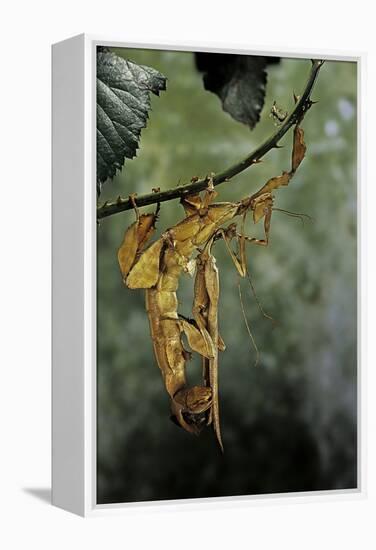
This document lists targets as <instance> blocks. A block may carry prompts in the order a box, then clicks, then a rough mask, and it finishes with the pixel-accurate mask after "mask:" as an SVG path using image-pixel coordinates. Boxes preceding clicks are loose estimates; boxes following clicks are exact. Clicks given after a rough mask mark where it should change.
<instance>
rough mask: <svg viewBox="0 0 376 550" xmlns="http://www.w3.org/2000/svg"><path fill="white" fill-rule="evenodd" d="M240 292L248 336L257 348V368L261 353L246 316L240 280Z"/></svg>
mask: <svg viewBox="0 0 376 550" xmlns="http://www.w3.org/2000/svg"><path fill="white" fill-rule="evenodd" d="M238 292H239V300H240V307H241V310H242V314H243V319H244V323H245V326H246V329H247V332H248V334H249V337H250V339H251V342H252V345H253V347H254V348H255V351H256V359H255V364H254V366H255V367H256V366H257V365H258V363H259V361H260V352H259V349H258V347H257V344H256V341H255V338H254V336H253V334H252V331H251V328H250V326H249V323H248V319H247V316H246V314H245V310H244V303H243V297H242V290H241V288H240V280H239V279H238Z"/></svg>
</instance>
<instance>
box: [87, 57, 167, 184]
mask: <svg viewBox="0 0 376 550" xmlns="http://www.w3.org/2000/svg"><path fill="white" fill-rule="evenodd" d="M165 89H166V77H165V76H163V75H162V74H161V73H159V72H158V71H156V70H155V69H152V68H151V67H146V66H143V65H137V64H136V63H132V62H131V61H129V60H127V59H123V58H122V57H119V56H117V55H116V54H114V53H111V52H109V51H107V50H103V49H98V52H97V190H98V194H99V193H100V190H101V186H102V184H103V183H104V182H105V181H106V180H107V179H108V178H113V177H114V175H115V173H116V170H121V169H122V168H123V165H124V162H125V159H126V158H127V159H132V158H133V157H134V156H135V155H136V151H137V149H138V146H139V140H140V135H141V130H142V128H145V127H146V123H147V119H148V112H149V110H150V93H151V92H152V93H153V94H156V95H159V92H160V90H165Z"/></svg>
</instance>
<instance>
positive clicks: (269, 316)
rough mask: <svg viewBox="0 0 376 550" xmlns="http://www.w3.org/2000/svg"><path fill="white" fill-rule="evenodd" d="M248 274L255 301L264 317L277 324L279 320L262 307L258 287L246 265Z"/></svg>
mask: <svg viewBox="0 0 376 550" xmlns="http://www.w3.org/2000/svg"><path fill="white" fill-rule="evenodd" d="M245 269H246V275H247V279H248V283H249V286H250V287H251V290H252V294H253V296H254V298H255V301H256V304H257V306H258V308H259V310H260V312H261V315H263V317H265V319H269V321H271V322H272V323H273V325H274V326H275V325H276V324H277V321H276V320H275V319H274V317H272V316H271V315H269V314H268V313H266V311H265V310H264V308H263V307H262V305H261V302H260V300H259V298H258V296H257V293H256V289H255V287H254V284H253V281H252V279H251V275H250V273H249V271H248V266H246V268H245Z"/></svg>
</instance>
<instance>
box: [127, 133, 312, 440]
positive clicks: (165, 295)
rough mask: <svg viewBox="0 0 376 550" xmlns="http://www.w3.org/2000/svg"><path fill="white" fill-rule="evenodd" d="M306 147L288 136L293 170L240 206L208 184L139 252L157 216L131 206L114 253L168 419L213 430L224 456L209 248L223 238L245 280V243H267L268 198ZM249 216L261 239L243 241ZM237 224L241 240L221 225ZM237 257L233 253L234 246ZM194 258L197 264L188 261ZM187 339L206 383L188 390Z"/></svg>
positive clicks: (219, 344) (215, 293)
mask: <svg viewBox="0 0 376 550" xmlns="http://www.w3.org/2000/svg"><path fill="white" fill-rule="evenodd" d="M305 151H306V146H305V143H304V133H303V130H302V129H301V128H300V127H299V125H298V124H297V125H296V126H295V128H294V138H293V151H292V161H291V169H290V171H289V172H283V173H282V175H280V176H277V177H274V178H271V179H270V180H269V181H268V182H267V183H266V184H265V185H264V186H262V187H261V189H260V190H259V191H257V192H256V193H254V194H252V195H251V196H249V197H245V198H244V199H242V200H241V201H239V202H216V203H213V200H214V198H215V197H216V195H217V193H216V192H215V191H214V188H213V185H212V181H211V179H210V178H208V188H207V190H206V191H205V192H204V197H203V198H201V196H200V195H194V196H190V197H185V198H184V199H183V200H182V204H183V207H184V209H185V212H186V217H185V218H184V219H183V220H182V221H180V222H179V223H177V224H176V225H175V226H173V227H171V228H170V229H168V230H167V231H165V232H164V233H163V234H162V235H161V237H160V238H159V239H157V240H156V241H155V242H154V243H153V244H151V245H150V246H149V247H148V248H146V249H145V246H146V243H147V241H148V240H149V239H150V237H151V236H152V234H153V233H154V231H155V222H156V219H157V216H158V209H157V212H156V213H149V214H143V215H140V214H139V213H138V210H137V207H136V204H135V203H134V206H135V211H136V217H137V219H136V221H135V222H134V223H133V224H132V225H131V226H130V227H129V228H128V229H127V230H126V232H125V235H124V239H123V243H122V245H121V246H120V249H119V251H118V261H119V265H120V270H121V273H122V277H123V281H124V284H125V285H126V286H127V287H128V288H130V289H144V290H145V294H146V311H147V314H148V318H149V324H150V332H151V338H152V342H153V348H154V354H155V357H156V361H157V364H158V366H159V368H160V370H161V373H162V377H163V380H164V384H165V387H166V390H167V392H168V394H169V396H170V398H171V412H172V416H173V417H174V419H175V420H176V422H177V423H178V424H179V425H180V426H181V427H183V428H184V429H185V430H186V431H188V432H190V433H194V434H199V433H200V431H201V430H202V428H203V427H204V426H205V425H208V424H211V423H212V424H213V426H214V431H215V433H216V437H217V439H218V442H219V445H220V447H221V448H222V449H223V445H222V439H221V432H220V426H219V406H218V381H217V373H218V350H221V349H224V344H223V340H222V339H221V338H220V336H219V333H218V321H217V310H218V299H219V285H218V270H217V268H216V264H215V258H214V257H213V255H212V252H211V248H212V246H213V243H214V241H215V240H216V239H218V238H223V239H224V241H225V243H226V246H227V248H228V250H229V252H230V254H231V257H232V259H233V261H234V264H235V266H236V268H237V270H238V272H239V274H240V275H241V276H242V277H244V276H245V275H246V274H247V267H246V265H247V264H246V251H245V243H246V242H250V243H253V244H258V245H262V246H266V245H267V244H268V242H269V233H270V222H271V215H272V210H273V191H274V190H276V189H278V188H279V187H281V186H286V185H288V183H289V181H290V180H291V178H292V177H293V175H294V174H295V171H296V170H297V168H298V166H299V165H300V163H301V161H302V160H303V158H304V155H305ZM249 212H252V213H253V221H254V223H255V224H256V223H258V222H259V221H261V220H262V219H263V220H264V238H262V239H257V238H255V237H249V236H247V235H245V232H244V225H245V219H246V216H247V214H248V213H249ZM237 216H242V225H241V232H238V231H237V226H236V224H235V223H231V224H230V225H229V226H228V227H227V228H224V224H226V223H227V222H229V221H231V220H233V219H234V218H235V217H237ZM234 238H235V239H236V241H237V244H238V249H237V252H234V251H233V249H232V247H231V241H232V239H234ZM195 252H198V257H197V259H196V261H195V260H194V259H192V256H193V254H194V253H195ZM195 264H197V274H196V279H195V296H194V301H193V310H192V313H193V319H192V320H190V319H186V318H184V317H182V316H181V315H179V314H178V311H177V310H178V300H177V295H176V291H177V289H178V284H179V278H180V276H181V274H182V273H183V272H186V273H190V274H192V272H193V270H194V266H195ZM183 334H184V335H185V337H186V339H187V342H188V345H189V348H190V350H192V351H193V352H196V353H198V354H199V355H201V356H202V358H203V365H204V381H203V384H202V385H195V386H191V387H189V385H188V384H187V378H186V362H187V360H188V359H189V358H190V356H191V353H190V351H189V350H186V349H185V347H184V344H183V340H182V335H183Z"/></svg>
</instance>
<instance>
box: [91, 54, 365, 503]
mask: <svg viewBox="0 0 376 550" xmlns="http://www.w3.org/2000/svg"><path fill="white" fill-rule="evenodd" d="M115 51H116V53H118V54H119V55H122V56H123V57H126V58H129V59H131V60H133V61H135V62H137V63H141V64H145V65H149V66H151V67H154V68H156V69H158V70H159V71H161V72H162V73H163V74H164V75H166V76H167V78H168V83H167V91H166V92H162V93H161V96H160V97H159V98H157V97H153V100H152V111H151V113H150V120H149V123H148V127H147V128H146V129H145V130H144V131H143V133H142V137H141V144H140V150H139V153H138V156H137V158H136V159H134V160H132V161H128V162H126V166H125V169H124V170H123V171H122V172H121V173H120V174H119V175H118V176H117V177H116V178H115V179H114V181H113V182H111V183H109V184H107V185H105V186H104V190H103V194H102V196H101V201H102V200H105V199H107V198H114V197H116V196H118V195H119V194H121V195H122V196H126V195H128V194H129V193H131V192H137V193H138V194H142V193H146V192H150V191H151V189H152V187H160V188H161V189H167V188H170V187H173V186H175V185H177V184H178V183H179V182H181V183H182V182H187V181H189V179H190V178H191V177H192V176H195V175H198V176H204V175H206V174H207V173H209V172H211V171H213V172H220V171H222V170H223V169H224V168H226V167H228V166H229V165H230V164H232V163H234V162H236V161H238V160H240V159H241V158H242V157H244V156H245V155H247V154H248V153H249V152H250V151H251V150H252V149H253V148H255V147H256V146H257V145H258V144H259V143H260V142H261V141H263V140H264V139H265V138H266V137H267V136H268V135H269V134H270V133H272V132H273V131H274V130H275V127H274V124H273V121H272V120H271V118H270V117H269V116H268V115H269V112H270V108H271V106H272V103H273V101H274V100H276V101H277V104H278V105H279V106H280V107H282V108H283V109H285V110H289V111H290V110H291V109H292V107H293V91H295V93H299V92H300V91H301V90H302V89H303V87H304V84H305V81H306V79H307V76H308V73H309V70H310V66H311V63H310V61H309V60H296V59H295V60H294V59H282V60H281V63H280V64H279V65H277V66H272V67H270V68H269V77H268V86H267V96H266V102H265V107H264V110H263V112H262V118H261V121H260V123H259V124H258V126H257V127H256V129H255V130H254V131H253V132H250V131H249V129H247V128H246V127H244V126H243V125H241V124H239V123H238V122H236V121H234V120H233V119H232V118H231V117H230V116H229V115H227V114H226V113H224V112H223V111H222V109H221V105H220V102H219V99H218V98H217V96H215V95H213V94H211V93H209V92H206V91H205V90H204V88H203V85H202V80H201V76H200V75H199V74H198V73H197V72H196V70H195V67H194V57H193V55H192V54H190V53H181V52H180V53H179V52H164V51H147V50H128V49H127V50H126V49H121V50H115ZM356 90H357V73H356V64H355V63H349V62H332V61H328V62H326V63H325V65H324V66H323V68H322V70H321V72H320V75H319V79H318V82H317V84H316V87H315V90H314V93H313V99H316V100H319V103H318V104H317V105H315V106H314V107H313V108H312V110H311V111H310V112H309V113H308V115H307V117H306V119H305V120H304V124H303V127H304V129H305V136H306V143H307V155H306V158H305V160H304V161H303V164H302V165H301V167H300V169H299V170H298V172H297V174H296V176H295V178H294V179H293V180H292V181H291V183H290V185H289V187H287V188H284V189H281V190H278V191H277V192H276V200H275V206H277V207H279V208H285V209H287V210H291V211H295V212H303V213H306V214H308V215H310V216H311V217H312V218H313V221H312V222H309V221H308V222H306V223H305V224H304V226H303V224H302V223H301V221H300V220H298V219H294V218H291V217H288V216H286V215H284V214H282V213H280V212H275V213H274V214H273V219H272V228H271V242H270V246H269V247H268V248H262V247H256V246H253V247H252V246H250V247H248V265H249V270H250V272H251V275H252V278H253V282H254V285H255V287H256V290H257V295H258V298H259V300H260V302H261V303H262V306H263V307H264V309H265V310H266V311H267V312H268V313H269V314H270V315H272V316H273V317H274V318H275V319H276V321H277V322H278V325H277V326H276V327H275V328H273V326H272V324H271V323H270V322H269V321H268V320H267V319H265V318H264V317H263V316H262V315H261V313H260V310H259V308H258V307H257V303H256V301H255V298H254V297H253V296H252V293H251V291H250V289H249V286H248V285H247V282H246V281H242V294H243V299H244V307H245V309H246V312H247V316H248V320H249V323H250V325H251V328H252V331H253V334H254V337H255V339H256V341H257V345H258V347H259V349H260V364H259V365H258V366H257V367H255V366H254V361H255V351H254V349H253V348H252V344H251V342H250V339H249V336H248V335H247V331H246V328H245V324H244V321H243V319H242V313H241V308H240V303H239V297H238V290H237V282H238V278H237V275H236V272H235V268H234V266H233V264H232V263H231V261H230V260H229V257H228V254H227V253H226V250H225V248H224V246H223V243H218V244H217V245H216V247H215V254H216V257H217V262H218V266H219V269H220V280H221V298H220V311H219V317H220V329H221V334H222V337H223V339H224V340H225V342H226V345H227V350H226V351H225V352H224V353H222V354H221V356H220V374H219V376H220V380H219V384H220V409H221V425H222V435H223V440H224V446H225V454H224V455H223V456H222V455H221V453H220V451H219V448H218V445H217V444H216V441H215V438H214V435H213V433H212V430H210V429H207V430H206V431H204V432H202V434H201V435H200V437H198V438H196V437H194V436H191V435H189V434H188V433H186V432H184V431H183V430H182V429H179V428H178V427H177V426H175V425H174V424H173V423H172V422H170V420H169V399H168V396H167V393H166V392H165V390H164V387H163V384H162V378H161V375H160V372H159V369H158V367H157V365H156V362H155V360H154V356H153V352H152V344H151V340H150V335H149V326H148V320H147V317H146V313H145V308H144V293H143V291H131V290H128V289H126V288H125V287H124V286H123V284H122V281H121V276H120V273H119V268H118V265H117V257H116V255H117V249H118V247H119V245H120V243H121V241H122V237H123V234H124V231H125V229H126V228H127V227H128V225H129V224H130V223H132V222H133V221H134V213H133V212H125V213H123V214H118V215H115V216H113V217H110V218H108V219H104V220H103V221H102V222H101V224H100V226H99V227H98V344H97V346H98V401H97V404H98V424H97V433H98V457H97V458H98V461H97V464H98V466H97V472H98V487H97V492H98V497H97V500H98V503H112V502H128V501H146V500H159V499H178V498H192V497H211V496H230V495H244V494H259V493H281V492H288V491H313V490H325V489H345V488H353V487H356V483H357V481H356V471H357V456H356V440H357V433H356V411H357V387H356V357H357V352H356V336H357V335H356V326H357V305H356V265H357V260H356V210H357V203H356V100H357V96H356ZM291 140H292V134H291V132H289V133H288V134H287V136H285V138H284V139H283V142H282V143H283V145H284V146H285V147H284V148H283V149H279V150H273V151H271V152H270V153H269V154H268V155H267V156H266V157H265V159H264V162H263V163H261V164H259V165H256V166H254V167H252V168H251V169H249V170H248V171H246V172H244V173H243V174H241V175H240V176H238V177H236V178H234V179H233V180H232V181H231V182H228V183H225V184H223V185H221V186H219V187H218V188H217V190H218V191H219V197H218V200H231V201H237V200H239V199H240V198H242V197H244V196H246V195H249V194H250V193H252V192H254V191H256V190H257V189H258V188H259V187H260V186H261V185H262V184H263V183H264V182H265V181H266V180H267V179H269V178H270V177H272V176H276V175H279V174H280V173H281V172H282V170H287V169H289V165H290V155H291ZM146 210H147V209H146ZM182 216H183V210H182V207H181V206H180V204H179V202H178V201H170V202H169V203H164V204H162V209H161V216H160V220H159V223H158V230H159V231H163V230H164V229H166V228H167V227H169V226H171V225H173V224H174V223H176V222H177V221H178V220H180V219H181V218H182ZM261 230H262V228H261V227H258V226H253V225H252V223H251V220H249V221H248V227H247V232H248V233H249V234H252V235H261V233H262V231H261ZM192 285H193V283H192V281H191V280H189V277H188V276H184V277H183V280H182V284H181V288H180V289H179V300H180V312H181V313H182V314H184V315H186V316H188V317H189V316H190V310H191V304H192V288H193V287H192ZM199 374H200V366H199V363H198V361H197V360H196V361H193V362H192V363H190V364H189V365H188V376H189V380H190V382H192V383H193V382H195V381H197V380H198V377H199Z"/></svg>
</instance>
